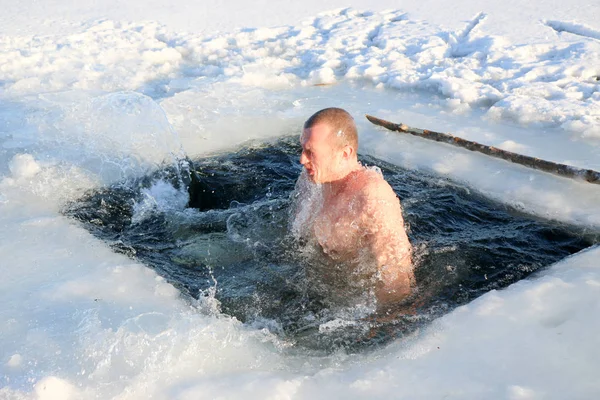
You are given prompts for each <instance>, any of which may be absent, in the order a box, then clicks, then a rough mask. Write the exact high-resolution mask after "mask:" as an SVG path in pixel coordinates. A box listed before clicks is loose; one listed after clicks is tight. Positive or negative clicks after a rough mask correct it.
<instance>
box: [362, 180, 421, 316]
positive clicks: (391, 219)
mask: <svg viewBox="0 0 600 400" xmlns="http://www.w3.org/2000/svg"><path fill="white" fill-rule="evenodd" d="M363 193H364V199H365V202H364V207H365V208H364V210H365V212H364V219H363V222H364V224H365V228H366V232H367V237H366V239H367V244H368V246H369V247H370V250H371V252H372V254H373V256H374V258H375V260H376V262H377V268H378V272H379V281H378V283H377V288H376V295H377V300H378V301H379V302H380V303H382V304H389V303H395V302H399V301H401V300H403V299H404V298H406V297H407V296H408V295H410V293H411V287H412V285H413V283H414V275H413V265H412V247H411V245H410V242H409V240H408V236H407V235H406V230H405V229H404V219H403V217H402V209H401V207H400V201H399V200H398V198H397V197H396V194H395V193H394V191H393V190H392V188H391V187H390V185H389V184H388V183H387V182H386V181H385V180H384V179H383V178H381V177H379V179H372V180H370V181H369V182H368V184H367V185H365V188H364V192H363Z"/></svg>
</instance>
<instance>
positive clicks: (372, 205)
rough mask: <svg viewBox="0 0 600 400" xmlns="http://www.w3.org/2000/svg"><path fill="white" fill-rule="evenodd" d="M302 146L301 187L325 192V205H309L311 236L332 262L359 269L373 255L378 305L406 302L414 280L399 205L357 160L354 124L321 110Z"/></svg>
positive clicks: (347, 117)
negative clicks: (315, 188) (355, 265)
mask: <svg viewBox="0 0 600 400" xmlns="http://www.w3.org/2000/svg"><path fill="white" fill-rule="evenodd" d="M300 141H301V144H302V154H301V156H300V163H301V164H302V165H303V166H304V171H303V175H302V176H301V177H300V179H299V183H300V181H301V180H302V179H306V178H308V182H310V183H308V182H307V183H306V184H305V185H313V186H316V187H319V188H320V190H321V197H320V198H319V202H320V203H322V204H312V205H310V206H309V208H310V213H311V214H312V215H311V218H310V220H309V223H308V225H310V226H309V227H308V229H310V234H312V235H314V238H315V239H316V241H317V242H318V244H319V245H320V247H321V249H322V251H323V252H324V253H325V254H326V255H327V256H328V257H330V258H331V259H334V260H338V261H345V262H348V263H350V264H352V263H354V264H358V263H360V262H361V261H362V262H364V260H365V257H364V256H365V254H366V255H368V257H366V259H367V260H370V262H371V263H375V264H376V266H375V267H376V269H375V270H374V271H375V273H374V275H375V281H376V285H375V295H376V297H377V301H378V304H380V305H384V304H391V303H395V302H398V301H401V300H402V299H404V298H405V297H406V296H408V295H409V294H410V293H411V286H412V284H413V282H414V276H413V266H412V260H411V253H412V249H411V245H410V242H409V241H408V237H407V235H406V231H405V229H404V220H403V218H402V210H401V208H400V202H399V201H398V198H397V197H396V195H395V193H394V191H393V190H392V188H391V187H390V185H389V184H388V183H387V182H386V181H385V180H384V178H383V176H382V175H381V172H380V171H378V170H376V169H371V168H365V167H364V166H362V164H360V162H359V161H358V158H357V149H358V135H357V130H356V125H355V123H354V119H353V118H352V116H350V114H349V113H348V112H346V111H344V110H342V109H340V108H326V109H324V110H321V111H319V112H317V113H316V114H314V115H313V116H311V117H310V118H309V119H308V120H307V121H306V123H305V124H304V130H303V133H302V136H301V138H300ZM314 184H317V185H314ZM300 201H304V200H302V199H301V200H300ZM329 273H330V274H332V273H333V274H340V273H342V274H343V273H349V272H347V271H339V270H338V271H333V272H331V271H329Z"/></svg>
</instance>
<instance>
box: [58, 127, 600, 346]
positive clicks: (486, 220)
mask: <svg viewBox="0 0 600 400" xmlns="http://www.w3.org/2000/svg"><path fill="white" fill-rule="evenodd" d="M299 152H300V147H299V144H298V138H297V137H296V136H294V137H283V138H279V139H277V140H272V141H270V142H254V143H250V144H247V145H245V146H244V147H242V148H240V149H238V150H237V151H234V152H230V153H224V154H219V155H215V156H209V157H204V158H201V159H198V160H193V163H192V164H191V165H192V171H187V172H186V170H185V168H183V169H182V168H166V169H164V170H161V171H157V172H156V173H155V174H153V175H152V176H146V177H144V178H142V179H140V180H138V181H136V182H134V183H131V182H129V183H128V184H117V185H113V186H111V187H108V188H104V189H99V190H96V191H94V192H91V193H88V194H86V195H85V196H84V197H82V198H81V199H79V200H77V201H75V202H72V203H70V204H69V205H68V206H67V207H66V208H65V210H64V212H65V214H67V215H70V216H72V217H73V218H76V219H77V220H79V221H81V222H82V223H83V225H84V226H85V227H86V228H87V229H88V230H89V231H90V232H92V233H93V234H94V235H97V236H98V237H100V238H102V239H103V240H106V241H107V242H108V243H109V244H110V245H111V247H112V248H113V249H114V250H115V251H117V252H121V253H125V254H127V255H129V256H130V257H133V258H136V259H139V260H140V261H142V262H143V263H145V264H146V265H148V266H149V267H150V268H153V269H155V270H156V271H157V272H158V273H159V274H160V275H162V276H163V277H165V278H166V279H167V280H168V281H169V282H171V283H172V284H173V285H174V286H175V287H177V288H178V289H180V291H181V292H182V295H183V296H187V297H188V298H190V299H194V298H196V299H197V298H200V299H202V298H203V297H204V296H212V295H214V296H215V298H216V299H217V300H218V301H219V302H220V305H221V312H223V313H226V314H229V315H232V316H235V317H236V318H238V319H239V320H241V321H242V322H244V323H247V324H252V325H253V326H259V327H260V326H264V327H266V328H267V329H269V330H271V331H273V332H274V333H276V334H278V335H280V336H282V337H284V338H286V339H288V340H289V341H290V343H294V344H296V345H299V346H306V347H309V348H316V349H320V350H324V351H331V350H332V349H335V348H339V347H343V348H345V349H346V350H348V349H349V350H353V349H364V348H369V347H370V346H373V345H377V344H381V343H386V342H388V341H389V340H390V339H393V338H396V337H399V336H402V335H403V334H405V333H406V332H410V331H411V330H414V329H415V328H416V327H418V326H420V325H421V324H423V323H426V322H428V321H431V320H432V319H433V318H436V317H439V316H440V315H442V314H444V313H446V312H448V311H449V310H452V309H453V308H455V307H457V306H458V305H461V304H465V303H467V302H469V301H471V300H473V299H474V298H476V297H478V296H480V295H482V294H484V293H485V292H488V291H490V290H494V289H501V288H504V287H506V286H508V285H510V284H512V283H514V282H517V281H518V280H521V279H524V278H527V277H528V276H530V275H531V274H533V273H535V272H536V271H539V270H540V269H542V268H544V267H547V266H549V265H551V264H553V263H555V262H557V261H559V260H561V259H563V258H564V257H566V256H568V255H570V254H573V253H575V252H578V251H579V250H582V249H584V248H586V247H588V246H590V245H592V244H594V243H596V242H598V235H597V234H595V233H589V232H586V231H584V230H582V229H580V228H577V227H575V226H569V225H565V224H562V223H557V222H553V221H547V220H542V219H540V218H538V217H532V216H529V215H526V214H524V213H522V212H520V211H518V210H515V209H512V208H510V207H509V206H506V205H503V204H500V203H495V202H492V201H490V200H488V199H486V198H484V197H483V196H481V195H479V194H477V192H476V191H475V190H473V188H468V187H465V186H463V185H460V184H457V183H454V182H452V181H450V180H448V179H446V178H440V177H439V176H434V175H431V174H424V173H422V172H419V171H414V170H405V169H402V168H400V167H397V166H395V165H392V164H389V163H385V162H383V161H381V160H378V159H375V158H373V157H368V156H361V157H360V159H361V161H362V162H363V164H366V165H376V166H378V167H379V168H381V170H382V171H383V174H384V176H385V178H386V179H387V180H388V182H389V183H390V184H391V185H392V187H393V188H394V190H395V191H396V193H397V195H398V196H399V198H400V200H401V203H402V206H403V210H404V217H405V222H406V223H407V225H408V233H409V237H410V239H411V242H412V244H413V246H414V248H415V256H416V257H415V259H416V270H415V272H416V277H417V283H418V295H417V296H416V300H415V301H414V302H413V304H411V305H410V307H408V308H406V310H407V311H406V313H404V314H401V315H398V316H396V317H394V318H391V319H389V320H382V319H377V318H370V317H369V310H365V309H361V304H357V306H356V307H354V308H348V309H344V310H331V309H329V308H328V307H327V306H326V305H325V304H326V303H324V302H323V301H322V299H320V298H318V296H317V297H314V296H313V297H311V295H310V294H309V293H310V290H308V289H309V288H307V287H306V285H307V283H306V282H305V280H304V279H303V268H304V266H302V262H301V260H298V254H297V253H296V252H294V251H293V244H291V243H290V239H289V235H288V234H287V230H288V206H289V205H290V194H291V193H292V191H293V189H294V185H295V181H296V179H297V177H298V175H299V173H300V171H301V166H300V164H299V162H298V155H299ZM182 165H184V166H185V165H188V164H187V163H185V162H184V163H182ZM181 171H184V172H183V173H181ZM190 172H191V173H190ZM188 195H189V198H188ZM149 197H151V198H152V199H151V200H152V201H148V198H149ZM182 199H184V200H183V201H182ZM185 199H188V201H187V202H186V201H185ZM186 203H187V205H185V204H186Z"/></svg>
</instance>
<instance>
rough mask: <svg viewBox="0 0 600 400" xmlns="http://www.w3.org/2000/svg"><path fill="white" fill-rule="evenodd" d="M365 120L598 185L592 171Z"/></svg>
mask: <svg viewBox="0 0 600 400" xmlns="http://www.w3.org/2000/svg"><path fill="white" fill-rule="evenodd" d="M366 117H367V119H368V120H369V121H370V122H371V123H373V124H375V125H379V126H382V127H384V128H387V129H389V130H391V131H396V132H404V133H409V134H411V135H414V136H419V137H422V138H425V139H430V140H435V141H436V142H442V143H448V144H451V145H454V146H458V147H462V148H465V149H467V150H471V151H477V152H480V153H483V154H487V155H488V156H492V157H496V158H501V159H503V160H507V161H510V162H513V163H515V164H521V165H524V166H526V167H529V168H533V169H537V170H540V171H544V172H548V173H551V174H555V175H559V176H563V177H566V178H572V179H583V180H585V181H587V182H589V183H595V184H600V172H598V171H594V170H592V169H582V168H577V167H572V166H570V165H565V164H558V163H554V162H551V161H546V160H541V159H539V158H535V157H529V156H524V155H522V154H517V153H512V152H510V151H506V150H502V149H499V148H497V147H493V146H486V145H483V144H480V143H477V142H472V141H470V140H465V139H462V138H459V137H457V136H453V135H449V134H447V133H441V132H434V131H428V130H426V129H418V128H411V127H408V126H406V125H404V124H395V123H393V122H389V121H386V120H384V119H380V118H376V117H373V116H371V115H366Z"/></svg>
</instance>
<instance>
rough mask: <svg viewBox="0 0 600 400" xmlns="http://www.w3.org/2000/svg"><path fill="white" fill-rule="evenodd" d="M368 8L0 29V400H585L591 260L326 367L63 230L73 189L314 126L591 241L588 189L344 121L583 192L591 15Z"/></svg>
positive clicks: (74, 10)
mask: <svg viewBox="0 0 600 400" xmlns="http://www.w3.org/2000/svg"><path fill="white" fill-rule="evenodd" d="M371 3H372V2H366V1H345V2H341V1H337V0H335V1H330V2H328V4H327V5H326V6H325V5H323V4H322V2H317V1H312V0H310V1H307V2H303V3H302V4H301V3H299V2H279V3H277V4H271V3H268V4H267V3H266V2H264V3H261V2H258V3H256V2H255V3H251V4H246V3H243V2H240V1H238V0H233V1H225V2H221V3H218V4H215V5H212V6H210V7H209V6H207V5H202V4H194V3H190V2H181V1H174V2H170V3H169V4H166V3H162V2H157V1H144V2H139V1H130V2H127V3H126V4H122V3H120V2H119V3H117V2H115V1H110V0H109V1H106V2H102V3H98V2H92V1H83V2H79V3H78V4H77V5H73V4H71V3H68V2H65V1H62V0H53V1H50V0H48V1H45V2H43V3H40V2H32V1H24V2H19V3H17V2H11V3H10V4H5V5H3V13H2V14H1V15H0V254H1V255H2V263H1V269H2V271H3V279H2V281H0V321H1V322H0V324H2V327H1V329H0V398H7V399H23V398H26V399H29V398H34V399H58V398H60V399H69V398H73V399H86V398H119V399H138V398H149V397H154V398H159V399H163V398H164V399H167V398H169V399H171V398H180V399H187V398H216V397H221V398H242V397H243V398H274V399H275V398H277V399H284V398H326V397H336V398H337V397H347V398H390V397H391V398H423V399H430V398H460V399H470V398H472V399H479V398H507V399H538V398H539V399H541V398H544V399H563V398H572V399H589V398H596V397H598V395H599V394H600V385H599V384H598V383H597V379H596V376H597V375H598V372H600V364H599V362H598V359H600V354H599V352H600V350H598V349H600V346H599V345H600V343H599V340H598V338H597V335H596V334H595V332H597V331H598V329H599V328H600V317H599V316H600V310H599V308H600V300H599V299H600V264H599V263H598V259H599V256H600V248H598V247H595V248H592V249H589V250H587V251H584V252H582V253H580V254H577V255H575V256H572V257H569V258H568V259H566V260H563V261H561V262H559V263H557V264H555V265H553V266H550V267H549V268H548V269H546V270H544V271H543V272H541V273H539V274H537V275H536V276H534V277H532V278H530V279H527V280H524V281H520V282H518V283H516V284H514V285H512V286H510V287H508V288H506V289H504V290H501V291H493V292H490V293H488V294H486V295H484V296H482V297H480V298H478V299H476V300H475V301H473V302H472V303H470V304H467V305H465V306H463V307H460V308H458V309H456V310H454V311H453V312H451V313H449V314H448V315H446V316H444V317H442V318H440V319H438V320H436V321H434V322H433V323H432V324H430V325H428V326H426V327H424V328H423V329H422V330H420V331H418V332H415V333H414V334H412V335H411V336H410V337H405V338H401V339H398V340H397V341H396V342H394V343H392V344H391V345H389V346H387V347H385V348H383V349H380V350H377V351H372V352H368V353H366V354H358V355H347V354H343V353H336V354H333V355H329V356H323V355H315V354H311V353H308V352H305V353H302V351H289V343H285V342H284V341H282V340H281V339H279V338H277V337H275V336H274V335H273V334H271V333H270V332H269V331H267V330H264V329H259V328H256V327H252V326H245V325H243V324H241V323H239V322H238V321H236V320H235V319H232V318H230V317H227V316H225V315H222V314H220V313H219V312H218V308H217V307H216V305H215V304H213V303H210V302H207V303H204V302H203V303H198V304H189V303H188V302H186V301H183V300H182V299H181V298H180V297H179V294H178V292H177V290H176V289H175V288H173V287H172V286H171V285H169V284H168V283H166V282H165V281H164V280H163V279H162V278H160V277H159V276H157V275H156V273H154V272H153V271H151V270H149V269H148V268H146V267H145V266H143V265H141V264H139V263H135V262H133V261H131V260H130V259H128V258H126V257H125V256H123V255H118V254H115V253H113V252H112V251H111V250H110V249H109V247H108V246H107V244H105V243H103V242H101V241H99V240H98V239H96V238H94V237H92V236H91V235H90V234H89V233H88V232H86V231H85V230H84V229H82V228H81V227H79V226H78V225H77V224H75V223H74V222H73V221H70V220H69V219H67V218H65V217H63V216H61V215H60V209H61V207H62V206H64V204H65V202H66V201H68V200H70V199H74V198H77V197H78V196H79V195H81V193H83V192H84V191H85V190H87V189H90V188H97V187H100V186H102V185H107V184H109V183H112V182H116V181H121V180H124V179H131V178H134V177H137V176H140V175H143V174H146V173H148V172H149V171H152V170H154V169H156V168H158V167H161V166H163V165H170V164H171V163H172V162H173V161H174V160H175V159H177V158H178V157H181V156H182V155H183V154H186V155H188V156H191V157H194V156H197V155H200V154H206V153H208V152H214V151H221V150H224V149H228V148H232V147H234V146H236V145H239V144H240V143H242V142H244V141H246V140H248V139H257V138H268V137H274V136H279V135H282V134H291V133H298V132H299V127H300V126H301V124H302V122H303V120H304V119H305V118H306V117H307V116H309V115H310V114H312V113H313V112H314V111H316V110H317V109H319V108H322V107H326V106H332V105H335V106H342V107H344V108H347V109H348V110H349V111H350V112H351V113H352V114H353V115H355V116H356V118H357V121H358V123H359V129H360V132H361V136H360V141H361V148H362V151H364V152H366V153H368V154H372V155H374V156H377V157H379V158H382V159H385V160H388V161H390V162H394V163H396V164H398V165H401V166H404V167H406V168H412V169H418V170H424V171H429V172H435V173H436V174H439V175H440V176H442V177H448V178H451V179H453V180H457V181H461V182H464V183H465V184H466V185H467V186H468V187H470V188H471V189H472V190H476V191H478V192H480V193H482V194H484V195H486V196H488V197H490V198H493V199H495V200H497V201H499V202H502V203H505V204H510V205H512V206H514V207H517V208H519V209H521V210H523V211H524V212H528V213H532V214H534V215H538V216H540V217H543V218H548V219H554V220H558V221H562V222H565V223H569V224H575V225H579V226H583V227H585V228H586V229H589V230H590V231H598V229H599V228H600V207H598V205H597V203H598V202H597V199H598V198H599V195H600V187H598V186H597V185H591V184H587V183H585V182H579V181H571V180H567V179H564V178H558V177H554V176H552V175H548V174H544V173H541V172H536V171H532V170H529V169H526V168H524V167H520V166H516V165H512V164H509V163H507V162H504V161H500V160H495V159H490V158H488V157H485V156H483V155H478V154H474V153H471V152H468V151H466V150H461V149H456V148H452V147H449V146H446V145H441V144H438V143H429V142H426V141H424V140H421V139H418V138H414V137H410V136H402V135H400V134H395V133H390V132H384V131H383V130H381V129H378V128H375V127H373V126H372V125H370V124H369V123H368V122H366V121H365V120H363V118H362V115H363V114H365V113H368V114H372V115H376V116H379V117H383V118H386V119H389V120H392V121H394V122H403V123H406V124H408V125H411V126H416V127H420V128H425V129H431V130H437V131H442V132H451V133H453V134H455V135H457V136H461V137H464V138H466V139H469V140H475V141H478V142H481V143H485V144H488V145H492V146H497V147H501V148H504V149H507V150H510V151H517V152H521V153H523V154H527V155H531V156H534V157H539V158H543V159H548V160H552V161H555V162H560V163H565V164H570V165H574V166H577V167H581V168H592V169H596V170H600V94H599V93H600V91H599V88H600V42H599V40H600V26H598V21H600V11H598V8H597V7H595V6H594V5H591V4H588V3H587V2H585V1H583V0H577V1H575V2H570V3H568V4H566V3H565V2H559V1H554V0H537V1H534V2H530V3H527V4H522V2H518V1H514V0H505V1H490V2H486V4H485V5H482V4H479V3H478V2H476V1H474V0H461V1H458V2H455V3H453V4H452V7H448V5H447V4H445V3H441V2H440V1H439V0H422V1H419V2H418V4H401V5H400V4H398V3H397V2H393V1H387V0H385V1H382V2H378V4H377V5H376V6H375V5H372V4H371ZM349 7H350V8H349ZM144 196H145V197H144V201H143V202H142V203H140V204H138V205H137V206H136V207H137V208H136V216H137V217H138V218H143V215H144V212H146V211H147V209H148V208H149V207H154V206H158V207H176V208H177V207H179V208H182V207H184V204H185V201H184V200H185V199H182V197H181V193H180V192H177V191H176V190H174V189H173V188H171V187H168V185H167V186H165V185H160V184H159V185H157V186H155V187H153V188H151V189H149V190H147V191H146V192H145V194H144ZM335 323H337V322H332V324H329V325H324V326H322V327H321V329H322V330H331V329H335V326H334V325H335Z"/></svg>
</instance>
